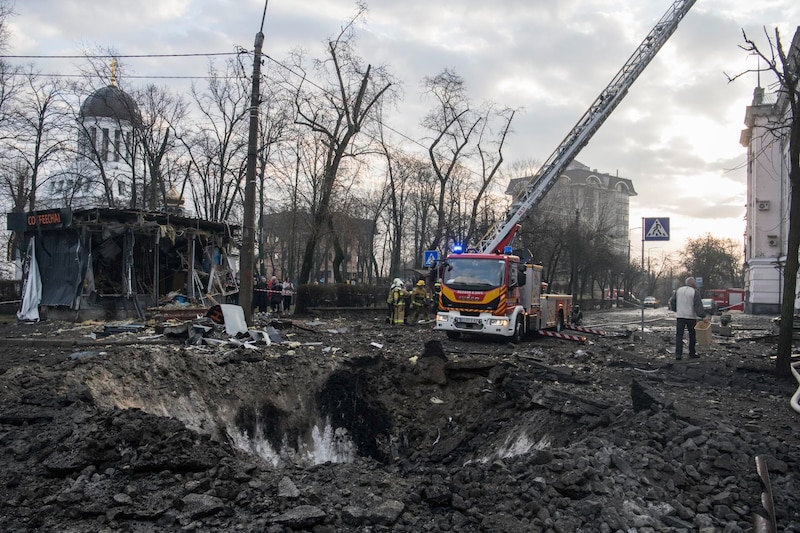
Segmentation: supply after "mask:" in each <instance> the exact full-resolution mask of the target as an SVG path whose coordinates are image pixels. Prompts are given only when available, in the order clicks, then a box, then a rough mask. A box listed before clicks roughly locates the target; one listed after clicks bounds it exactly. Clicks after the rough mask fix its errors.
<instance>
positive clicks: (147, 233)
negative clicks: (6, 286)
mask: <svg viewBox="0 0 800 533" xmlns="http://www.w3.org/2000/svg"><path fill="white" fill-rule="evenodd" d="M8 229H10V230H13V231H15V232H17V234H18V235H22V236H23V238H22V239H21V240H20V242H22V243H23V248H22V249H23V250H24V251H27V254H24V261H23V262H24V268H23V305H22V308H21V310H20V311H21V312H23V311H24V310H25V309H26V308H27V309H28V310H34V309H35V310H37V312H38V309H37V308H43V309H44V310H45V312H46V313H47V315H48V316H52V317H54V318H55V317H58V318H70V319H76V318H77V319H87V318H104V319H118V318H129V317H130V318H132V317H138V318H139V319H144V318H145V316H146V314H147V313H148V312H153V311H158V310H159V308H160V307H161V306H165V305H174V304H176V303H177V304H183V305H191V306H193V307H203V308H205V307H209V306H211V305H213V304H216V303H226V302H233V301H235V299H236V296H237V295H238V285H239V284H238V279H237V277H236V271H237V270H238V269H237V266H236V264H235V261H234V258H233V257H232V256H231V248H232V246H233V244H234V239H235V237H236V233H237V232H238V227H236V226H231V225H228V224H224V223H217V222H209V221H204V220H199V219H193V218H186V217H180V216H175V215H172V214H168V213H145V212H141V211H132V210H118V209H86V210H76V211H72V210H70V209H68V208H62V209H50V210H47V211H34V212H29V213H10V214H8ZM37 287H40V289H39V293H38V294H37ZM37 298H38V299H39V301H38V305H37V302H36V301H35V300H36V299H37ZM26 300H27V302H26ZM23 314H24V313H23ZM34 314H35V313H33V312H32V314H31V316H20V318H21V319H23V320H36V319H38V315H37V316H33V315H34Z"/></svg>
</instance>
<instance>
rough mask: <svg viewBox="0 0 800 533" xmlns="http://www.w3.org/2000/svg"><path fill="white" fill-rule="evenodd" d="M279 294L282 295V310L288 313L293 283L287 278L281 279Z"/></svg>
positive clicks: (292, 293)
mask: <svg viewBox="0 0 800 533" xmlns="http://www.w3.org/2000/svg"><path fill="white" fill-rule="evenodd" d="M281 295H282V296H283V312H284V313H288V312H289V307H291V305H292V296H293V295H294V283H292V281H291V280H290V279H289V278H286V279H285V280H283V285H282V286H281Z"/></svg>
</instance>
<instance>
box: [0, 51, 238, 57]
mask: <svg viewBox="0 0 800 533" xmlns="http://www.w3.org/2000/svg"><path fill="white" fill-rule="evenodd" d="M242 53H244V52H242V51H239V52H211V53H195V54H86V55H21V56H20V55H5V54H0V58H6V59H108V58H116V59H121V58H125V59H128V58H148V57H206V56H237V55H239V54H242Z"/></svg>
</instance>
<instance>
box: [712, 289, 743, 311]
mask: <svg viewBox="0 0 800 533" xmlns="http://www.w3.org/2000/svg"><path fill="white" fill-rule="evenodd" d="M706 298H711V299H712V300H714V302H716V304H717V309H719V312H720V313H724V312H726V311H741V312H743V313H744V289H709V290H707V291H706Z"/></svg>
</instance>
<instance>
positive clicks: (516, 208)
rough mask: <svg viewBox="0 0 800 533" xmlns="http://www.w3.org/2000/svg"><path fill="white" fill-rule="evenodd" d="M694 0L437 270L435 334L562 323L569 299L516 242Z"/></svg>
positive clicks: (682, 3)
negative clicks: (500, 209) (485, 226)
mask: <svg viewBox="0 0 800 533" xmlns="http://www.w3.org/2000/svg"><path fill="white" fill-rule="evenodd" d="M694 3H695V0H675V1H674V2H673V4H672V5H671V6H670V8H669V9H668V10H667V12H666V13H665V14H664V16H663V17H661V19H660V20H659V21H658V23H657V24H656V25H655V27H653V29H652V30H650V33H649V34H648V35H647V37H645V39H644V41H642V43H641V44H640V45H639V47H638V48H637V49H636V50H635V51H634V53H633V54H632V55H631V57H630V58H629V59H628V61H627V62H626V63H625V65H623V67H622V68H621V69H620V70H619V72H618V73H617V75H616V76H614V78H613V79H612V80H611V83H609V85H608V86H607V87H606V88H605V89H603V91H602V92H601V93H600V95H599V96H598V97H597V98H596V99H595V101H594V102H593V103H592V105H591V106H590V107H589V109H587V110H586V112H585V113H584V115H583V116H582V117H581V119H580V120H579V121H578V123H577V124H576V125H575V126H574V127H573V128H572V130H571V131H570V132H569V133H568V134H567V136H566V137H565V138H564V140H563V141H561V144H559V146H558V147H557V148H556V150H555V151H554V152H553V153H552V154H551V155H550V157H549V158H548V159H547V161H545V162H544V164H542V166H541V167H540V168H539V170H538V171H537V172H536V174H535V175H534V176H533V177H531V179H530V180H529V181H528V184H527V186H526V187H525V189H524V190H523V191H522V193H521V194H520V195H519V196H518V197H517V198H515V199H514V202H513V203H512V205H511V208H510V209H509V210H508V213H507V214H506V217H505V218H504V219H503V220H500V221H499V222H498V223H497V224H495V225H494V226H493V227H492V228H491V229H490V230H489V231H488V232H487V234H486V235H485V236H484V237H483V239H481V241H480V243H479V245H478V246H477V247H476V248H475V250H474V252H470V253H464V254H459V253H452V254H450V255H449V256H448V257H447V258H446V259H445V261H444V262H443V263H442V264H440V265H437V267H438V269H439V272H440V273H441V279H442V288H441V292H440V294H439V311H438V313H437V315H436V325H435V326H434V329H436V330H442V331H445V332H446V333H447V335H448V337H458V336H460V335H461V334H462V333H470V334H483V335H500V336H505V337H511V338H512V339H514V340H519V339H520V338H521V337H522V336H523V335H525V334H526V333H527V332H529V331H539V330H543V329H545V328H555V329H560V328H561V327H563V326H564V324H565V322H566V319H567V317H569V313H570V310H571V307H572V297H571V296H570V295H564V294H547V293H546V290H543V285H542V268H541V266H538V265H534V264H530V263H531V261H528V260H525V261H523V260H521V258H520V255H519V254H515V253H514V252H513V247H512V246H511V243H512V241H513V238H514V236H515V235H516V233H517V232H518V231H519V229H520V223H521V222H522V221H523V220H524V219H525V218H526V216H527V215H528V214H529V212H530V210H531V209H532V208H534V207H535V206H536V205H538V204H539V202H540V201H541V200H542V198H543V197H544V196H545V194H547V192H548V191H549V190H550V189H551V188H552V187H553V185H555V183H556V182H557V181H558V178H559V177H560V176H561V174H562V173H563V171H564V169H566V168H567V166H568V165H569V164H570V163H571V162H572V161H573V160H574V159H575V157H576V156H577V155H578V153H579V152H580V150H581V149H582V148H583V147H584V146H585V145H586V143H588V142H589V139H591V138H592V136H593V135H594V134H595V132H596V131H597V130H598V129H599V128H600V126H601V125H602V124H603V123H604V122H605V120H606V119H607V118H608V117H609V115H611V113H612V112H613V111H614V109H615V108H616V107H617V105H619V103H620V102H621V101H622V99H623V98H624V97H625V95H626V94H627V93H628V89H629V88H630V87H631V85H632V84H633V82H634V81H635V80H636V78H638V77H639V75H640V74H641V73H642V71H644V69H645V68H646V67H647V65H648V64H649V63H650V61H651V60H652V59H653V57H655V55H656V53H658V51H659V50H660V49H661V47H662V46H663V45H664V43H666V42H667V40H668V39H669V38H670V36H671V35H672V34H673V33H674V31H675V29H676V28H677V27H678V23H679V22H680V21H681V20H682V19H683V17H684V16H685V15H686V13H688V11H689V10H690V9H691V7H692V6H693V5H694Z"/></svg>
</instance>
